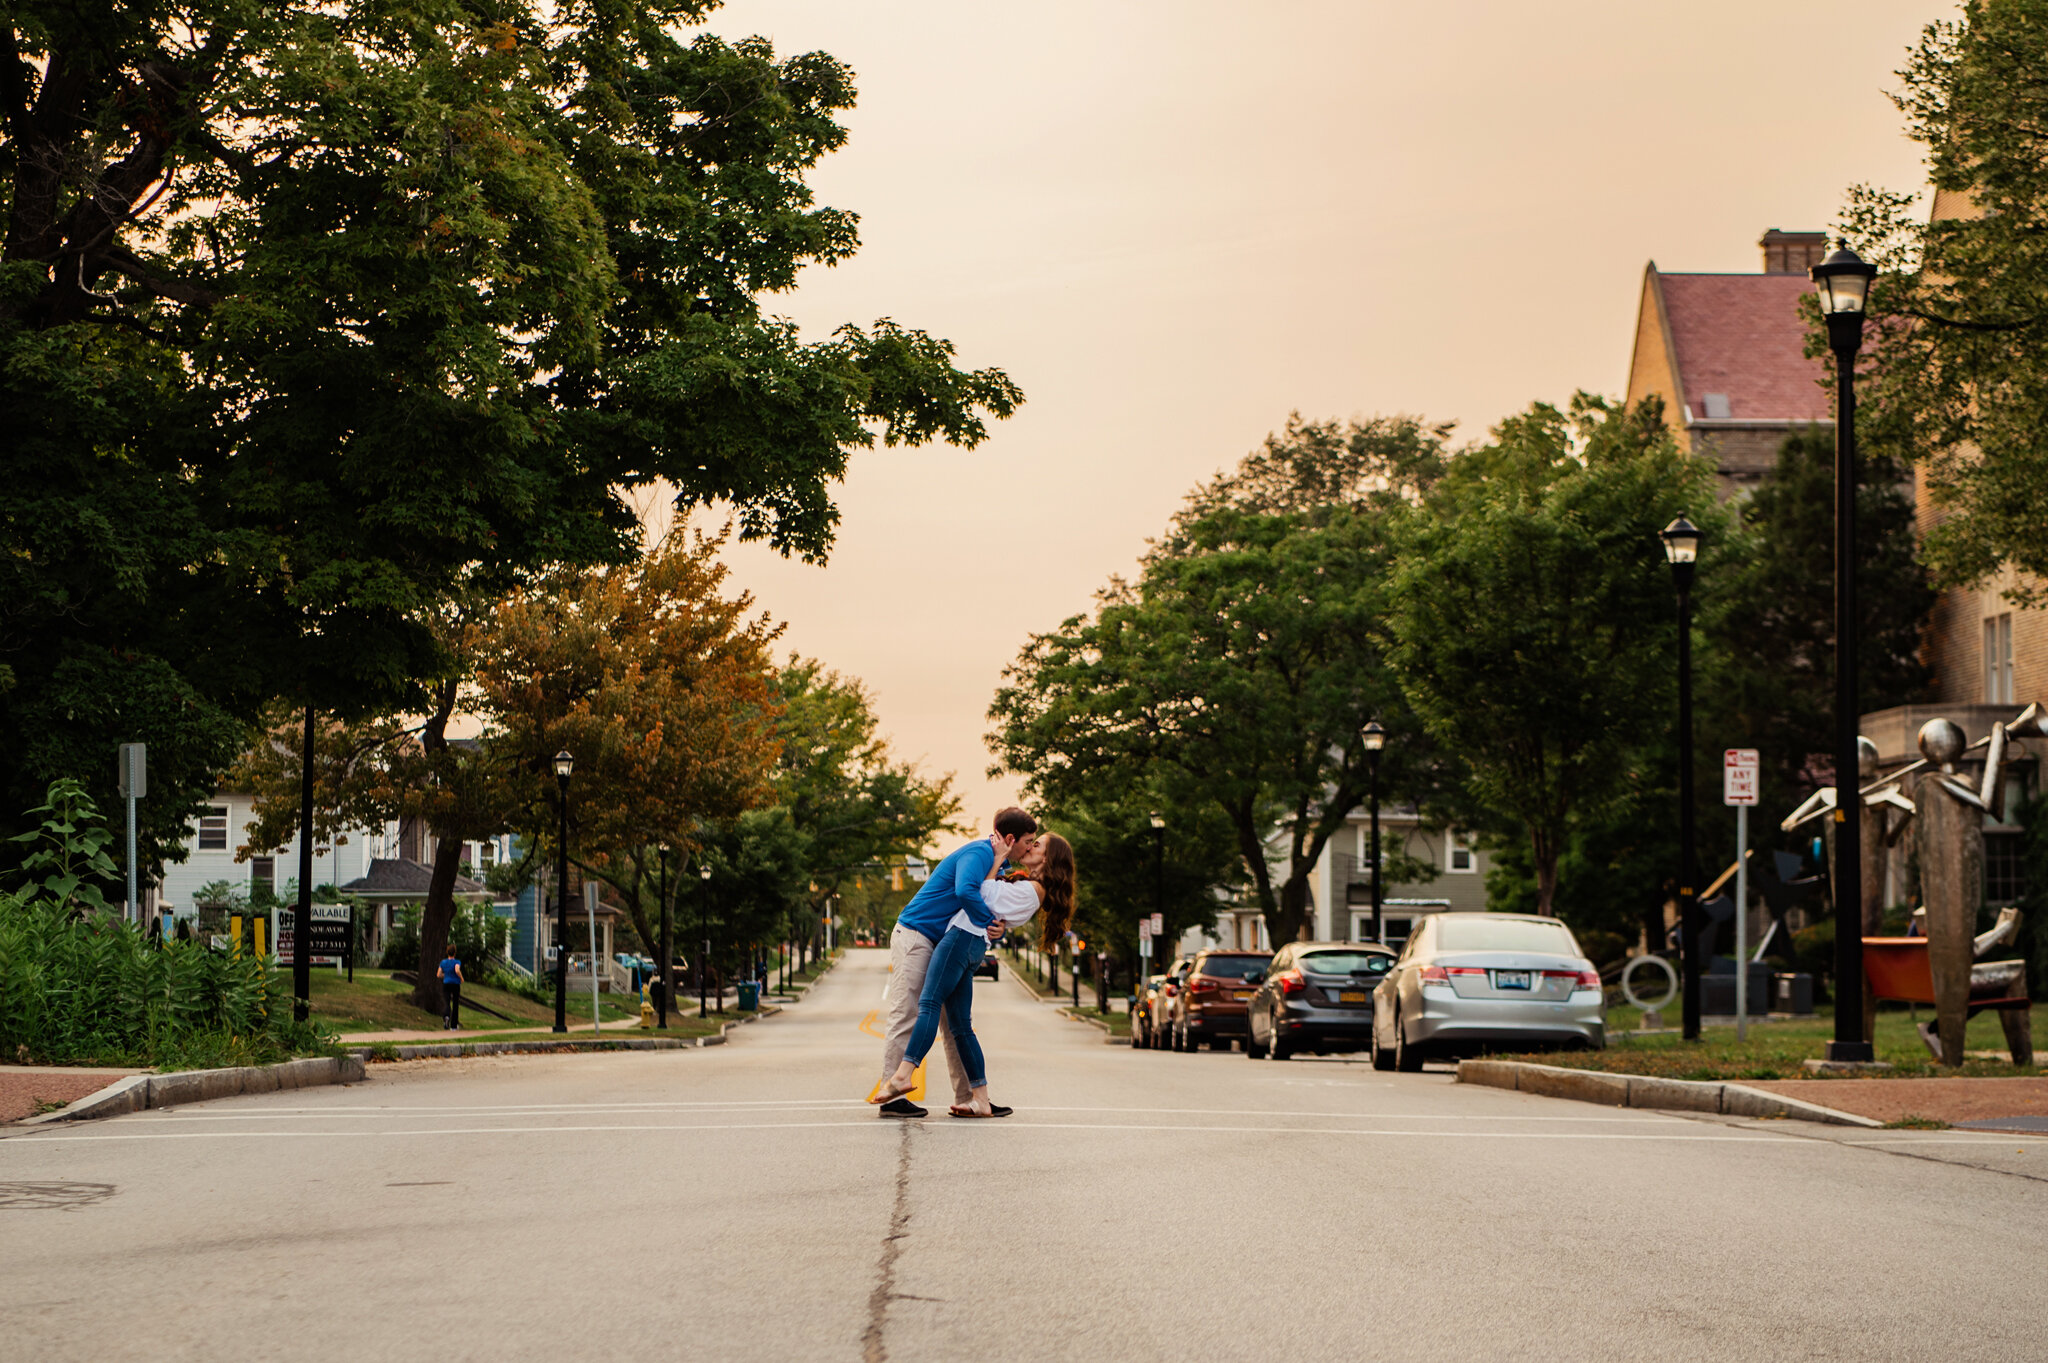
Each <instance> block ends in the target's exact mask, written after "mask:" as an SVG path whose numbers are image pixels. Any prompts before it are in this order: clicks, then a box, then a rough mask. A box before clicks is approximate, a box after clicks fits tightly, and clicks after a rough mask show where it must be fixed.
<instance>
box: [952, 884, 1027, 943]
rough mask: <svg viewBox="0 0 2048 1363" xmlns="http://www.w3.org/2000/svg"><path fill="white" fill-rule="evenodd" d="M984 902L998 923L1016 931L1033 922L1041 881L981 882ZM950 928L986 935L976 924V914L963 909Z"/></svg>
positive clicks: (982, 928) (955, 916)
mask: <svg viewBox="0 0 2048 1363" xmlns="http://www.w3.org/2000/svg"><path fill="white" fill-rule="evenodd" d="M981 902H982V903H984V904H986V905H988V906H989V908H991V909H993V910H994V911H995V915H996V916H995V919H994V921H995V922H998V923H1001V924H1003V925H1004V926H1005V927H1011V928H1014V927H1016V926H1018V925H1019V924H1021V923H1028V922H1030V921H1031V918H1032V915H1034V914H1036V913H1037V912H1038V882H1037V881H1035V880H984V881H982V882H981ZM946 926H947V927H949V928H959V929H960V930H961V931H962V932H986V931H988V929H987V928H985V927H982V926H981V925H980V924H978V923H976V922H975V921H974V915H972V914H970V913H969V912H967V910H965V909H962V910H960V912H958V913H956V914H954V915H953V921H952V922H950V923H948V924H946Z"/></svg>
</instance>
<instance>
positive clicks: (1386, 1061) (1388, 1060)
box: [1370, 1023, 1394, 1070]
mask: <svg viewBox="0 0 2048 1363" xmlns="http://www.w3.org/2000/svg"><path fill="white" fill-rule="evenodd" d="M1370 1045H1371V1049H1372V1067H1373V1068H1374V1069H1376V1070H1391V1069H1392V1068H1394V1052H1393V1049H1392V1048H1391V1047H1388V1046H1382V1045H1380V1029H1379V1024H1378V1023H1374V1024H1373V1029H1372V1041H1371V1043H1370Z"/></svg>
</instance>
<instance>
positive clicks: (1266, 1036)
mask: <svg viewBox="0 0 2048 1363" xmlns="http://www.w3.org/2000/svg"><path fill="white" fill-rule="evenodd" d="M1393 965H1394V952H1393V949H1392V948H1390V947H1383V946H1380V945H1379V944H1378V943H1376V942H1290V943H1288V944H1287V945H1286V946H1284V947H1282V948H1280V950H1279V951H1278V952H1276V953H1274V956H1273V960H1272V963H1271V964H1269V965H1268V966H1267V967H1266V970H1265V973H1264V974H1262V975H1260V976H1259V977H1258V979H1257V984H1258V990H1257V992H1256V993H1254V994H1253V995H1252V998H1251V1002H1250V1004H1249V1005H1248V1011H1247V1014H1246V1018H1245V1021H1246V1025H1247V1026H1248V1027H1249V1029H1250V1030H1249V1033H1248V1034H1247V1036H1246V1039H1245V1046H1244V1051H1245V1054H1246V1055H1248V1056H1250V1057H1251V1058H1252V1059H1254V1060H1264V1059H1266V1058H1268V1057H1271V1058H1272V1059H1274V1060H1286V1059H1288V1058H1289V1057H1290V1056H1294V1055H1297V1054H1299V1053H1300V1052H1302V1051H1314V1052H1315V1053H1316V1054H1317V1055H1328V1054H1330V1053H1331V1052H1332V1051H1362V1050H1366V1049H1368V1048H1370V1047H1371V1045H1372V991H1373V989H1374V988H1375V987H1376V986H1377V985H1378V984H1379V982H1380V981H1381V980H1384V979H1385V978H1387V972H1388V971H1389V970H1391V969H1392V968H1393Z"/></svg>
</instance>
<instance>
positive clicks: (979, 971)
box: [974, 951, 996, 980]
mask: <svg viewBox="0 0 2048 1363" xmlns="http://www.w3.org/2000/svg"><path fill="white" fill-rule="evenodd" d="M974 974H975V978H977V979H983V980H992V979H995V978H996V954H995V953H994V952H993V951H991V952H987V953H986V954H984V955H983V956H982V958H981V964H980V965H978V966H976V967H974Z"/></svg>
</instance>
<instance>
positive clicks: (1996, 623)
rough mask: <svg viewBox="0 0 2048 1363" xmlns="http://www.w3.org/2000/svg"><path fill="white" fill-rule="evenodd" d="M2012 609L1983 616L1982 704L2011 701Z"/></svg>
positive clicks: (2001, 703) (2007, 703)
mask: <svg viewBox="0 0 2048 1363" xmlns="http://www.w3.org/2000/svg"><path fill="white" fill-rule="evenodd" d="M2012 696H2013V689H2012V612H2011V611H2007V612H2006V613H2005V614H2003V615H1988V616H1986V617H1984V703H1985V704H1986V705H2010V704H2012V703H2013V700H2012Z"/></svg>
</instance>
